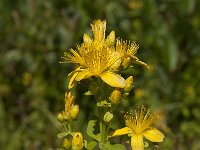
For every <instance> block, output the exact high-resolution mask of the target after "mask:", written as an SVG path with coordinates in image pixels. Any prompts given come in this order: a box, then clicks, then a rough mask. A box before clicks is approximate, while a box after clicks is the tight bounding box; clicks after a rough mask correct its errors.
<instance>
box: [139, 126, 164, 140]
mask: <svg viewBox="0 0 200 150" xmlns="http://www.w3.org/2000/svg"><path fill="white" fill-rule="evenodd" d="M143 135H144V136H145V138H147V139H148V140H149V141H152V142H162V141H163V138H164V135H163V134H162V132H160V131H159V130H157V129H156V128H151V129H149V130H147V131H145V132H144V133H143Z"/></svg>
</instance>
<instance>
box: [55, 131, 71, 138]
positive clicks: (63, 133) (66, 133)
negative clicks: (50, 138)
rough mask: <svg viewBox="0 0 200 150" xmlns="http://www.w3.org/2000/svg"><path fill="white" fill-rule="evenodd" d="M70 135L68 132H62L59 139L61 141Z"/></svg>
mask: <svg viewBox="0 0 200 150" xmlns="http://www.w3.org/2000/svg"><path fill="white" fill-rule="evenodd" d="M68 134H69V133H68V132H61V133H59V134H57V137H58V138H59V139H61V138H63V137H65V136H67V135H68Z"/></svg>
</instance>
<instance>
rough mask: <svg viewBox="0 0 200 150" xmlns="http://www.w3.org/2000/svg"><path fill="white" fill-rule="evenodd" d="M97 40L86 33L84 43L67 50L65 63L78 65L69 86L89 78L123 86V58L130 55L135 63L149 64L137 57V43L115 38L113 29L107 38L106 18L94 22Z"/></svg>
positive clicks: (93, 27) (71, 75)
mask: <svg viewBox="0 0 200 150" xmlns="http://www.w3.org/2000/svg"><path fill="white" fill-rule="evenodd" d="M91 27H92V32H93V35H94V39H92V38H90V36H89V35H87V34H84V36H83V43H82V44H81V45H78V46H77V50H73V49H70V53H64V57H63V60H64V61H63V62H71V63H75V64H78V65H79V66H78V67H77V68H76V69H75V70H74V71H72V72H71V73H69V76H70V81H69V85H68V88H69V89H71V88H72V87H73V86H74V81H81V80H83V79H87V78H89V77H92V76H95V77H100V78H101V79H102V80H103V81H104V82H105V83H107V84H108V85H110V86H112V87H117V88H124V87H125V85H126V82H125V79H124V78H123V77H122V76H121V75H119V74H117V73H116V72H117V71H119V70H118V68H119V66H120V65H121V62H122V60H124V59H129V57H130V58H131V61H132V62H135V63H138V64H142V65H144V66H147V65H146V64H145V63H144V62H142V61H140V60H139V59H138V58H137V57H136V56H134V54H135V52H136V50H137V48H138V46H136V44H134V43H127V42H123V41H122V40H121V41H120V40H117V42H116V41H115V32H114V31H112V32H111V33H110V34H109V35H108V36H107V38H106V37H105V31H106V21H101V20H96V21H94V22H93V23H92V24H91Z"/></svg>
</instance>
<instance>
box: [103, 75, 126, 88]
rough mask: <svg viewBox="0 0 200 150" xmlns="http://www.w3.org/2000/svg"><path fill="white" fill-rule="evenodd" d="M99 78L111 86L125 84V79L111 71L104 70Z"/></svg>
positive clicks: (123, 85)
mask: <svg viewBox="0 0 200 150" xmlns="http://www.w3.org/2000/svg"><path fill="white" fill-rule="evenodd" d="M100 77H101V79H102V80H103V81H104V82H106V83H107V84H109V85H110V86H112V87H118V88H124V87H125V86H126V81H125V79H124V78H123V77H122V76H120V75H118V74H115V73H113V72H105V73H103V74H101V75H100Z"/></svg>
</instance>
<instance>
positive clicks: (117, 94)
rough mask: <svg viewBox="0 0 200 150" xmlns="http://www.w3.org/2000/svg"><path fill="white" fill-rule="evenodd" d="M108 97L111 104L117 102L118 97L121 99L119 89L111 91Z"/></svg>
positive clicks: (118, 100)
mask: <svg viewBox="0 0 200 150" xmlns="http://www.w3.org/2000/svg"><path fill="white" fill-rule="evenodd" d="M109 99H110V101H111V103H112V104H118V103H119V102H120V99H121V92H120V91H119V90H114V91H113V92H112V93H111V95H110V97H109Z"/></svg>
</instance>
